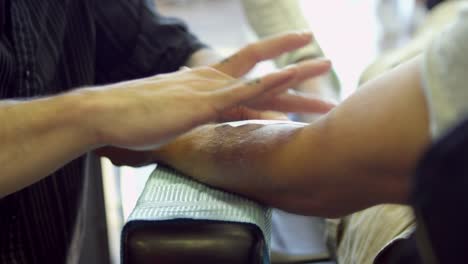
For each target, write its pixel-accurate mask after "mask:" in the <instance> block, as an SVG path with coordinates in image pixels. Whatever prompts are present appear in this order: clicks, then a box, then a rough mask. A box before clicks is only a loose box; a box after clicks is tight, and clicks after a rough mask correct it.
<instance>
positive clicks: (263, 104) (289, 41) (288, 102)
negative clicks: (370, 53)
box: [213, 33, 334, 121]
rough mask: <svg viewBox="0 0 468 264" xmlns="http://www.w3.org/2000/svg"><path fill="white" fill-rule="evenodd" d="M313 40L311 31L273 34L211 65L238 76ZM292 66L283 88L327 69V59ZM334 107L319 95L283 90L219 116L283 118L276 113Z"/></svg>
mask: <svg viewBox="0 0 468 264" xmlns="http://www.w3.org/2000/svg"><path fill="white" fill-rule="evenodd" d="M311 41H312V34H311V33H288V34H284V35H279V36H276V37H272V38H268V39H265V40H262V41H259V42H256V43H253V44H250V45H247V46H246V47H244V48H243V49H241V50H240V51H238V52H237V53H235V54H234V55H232V56H230V57H229V58H227V59H225V60H223V61H222V62H220V63H218V64H216V65H213V67H214V68H215V69H218V70H220V71H222V72H224V73H226V74H228V75H230V76H232V77H235V78H239V77H242V76H244V75H245V74H246V73H248V72H249V71H250V70H251V69H252V68H253V67H254V66H255V65H256V64H257V63H258V62H261V61H264V60H269V59H273V58H275V57H277V56H279V55H281V54H283V53H285V52H289V51H292V50H295V49H298V48H300V47H302V46H304V45H307V44H308V43H310V42H311ZM292 68H296V69H297V71H298V72H297V74H296V75H295V77H294V78H292V79H291V80H289V81H288V82H287V83H284V84H283V85H284V86H285V87H296V86H297V85H299V84H300V83H302V82H303V81H304V80H306V79H310V78H313V77H317V76H321V75H323V74H325V73H326V72H328V71H329V69H330V62H329V61H328V60H321V59H317V60H307V61H303V62H301V63H299V64H297V65H296V66H292ZM333 106H334V104H333V103H330V102H327V101H324V100H323V99H319V97H318V96H317V97H313V96H310V95H309V96H304V95H302V94H295V93H288V92H283V93H281V94H271V95H270V96H263V97H261V98H257V99H256V100H253V101H251V102H250V103H249V104H247V105H242V106H237V107H235V108H233V109H231V110H230V111H227V112H225V113H224V114H223V115H222V116H221V118H222V119H221V120H220V121H233V120H242V119H277V118H281V119H284V118H285V117H286V116H285V115H284V114H283V115H281V114H274V113H272V112H271V111H265V110H273V111H278V112H298V113H322V114H323V113H325V112H327V111H328V110H330V109H331V108H332V107H333Z"/></svg>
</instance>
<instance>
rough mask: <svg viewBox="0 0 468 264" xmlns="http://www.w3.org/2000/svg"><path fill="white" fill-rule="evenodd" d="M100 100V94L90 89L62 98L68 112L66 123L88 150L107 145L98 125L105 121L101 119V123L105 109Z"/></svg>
mask: <svg viewBox="0 0 468 264" xmlns="http://www.w3.org/2000/svg"><path fill="white" fill-rule="evenodd" d="M98 98H99V97H98V93H97V92H96V91H93V90H91V89H88V88H84V89H79V90H75V91H73V92H71V93H68V94H64V95H63V96H62V100H63V102H64V103H65V104H66V105H67V112H68V114H67V115H66V118H65V121H64V122H67V124H66V125H67V126H69V127H71V128H72V130H73V131H74V133H76V137H77V138H78V139H79V140H80V141H81V142H82V143H83V144H84V146H86V147H87V148H88V150H92V149H95V148H98V147H100V146H103V145H105V143H104V140H103V138H102V137H100V136H99V129H98V125H99V123H100V122H105V120H104V121H103V120H102V118H101V121H99V120H100V118H99V117H100V116H101V114H102V112H103V111H102V109H103V107H102V105H101V103H99V102H100V100H99V99H98Z"/></svg>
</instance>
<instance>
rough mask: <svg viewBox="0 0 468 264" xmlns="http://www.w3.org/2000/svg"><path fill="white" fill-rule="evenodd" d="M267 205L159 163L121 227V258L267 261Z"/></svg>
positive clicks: (128, 260)
mask: <svg viewBox="0 0 468 264" xmlns="http://www.w3.org/2000/svg"><path fill="white" fill-rule="evenodd" d="M270 221H271V210H270V209H269V208H265V207H263V206H261V205H259V204H257V203H255V202H253V201H250V200H248V199H245V198H242V197H239V196H237V195H234V194H231V193H226V192H223V191H220V190H215V189H213V188H210V187H208V186H205V185H203V184H200V183H198V182H195V181H193V180H191V179H188V178H186V177H184V176H183V175H181V174H180V173H178V172H176V171H174V170H172V169H169V168H166V167H161V166H158V168H157V169H156V170H155V171H154V172H153V173H152V174H151V176H150V177H149V179H148V181H147V183H146V185H145V188H144V190H143V192H142V194H141V195H140V198H139V200H138V202H137V205H136V207H135V208H134V210H133V212H132V214H131V215H130V217H129V219H128V221H127V222H126V224H125V226H124V229H123V231H122V248H121V250H122V263H124V264H130V263H233V264H234V263H242V264H244V263H269V249H268V248H269V245H268V244H269V239H270V238H269V232H270V229H269V228H270Z"/></svg>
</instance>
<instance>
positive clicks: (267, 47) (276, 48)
mask: <svg viewBox="0 0 468 264" xmlns="http://www.w3.org/2000/svg"><path fill="white" fill-rule="evenodd" d="M311 41H312V34H311V33H308V32H302V33H288V34H284V35H280V36H276V37H272V38H268V39H265V40H261V41H259V42H256V43H253V44H250V45H248V46H246V47H244V48H243V49H241V50H240V51H238V52H237V53H235V54H234V55H232V56H230V57H229V58H227V59H225V60H224V61H222V62H220V63H218V64H216V65H214V66H213V67H214V68H215V69H217V70H219V71H222V72H224V73H226V74H228V75H230V76H233V77H240V76H242V75H244V74H246V73H247V72H249V71H250V70H251V69H252V68H253V67H254V66H255V65H256V64H257V63H258V62H260V61H263V60H268V59H272V58H275V57H277V56H279V55H281V54H283V53H285V52H288V51H292V50H295V49H298V48H300V47H303V46H305V45H306V44H308V43H310V42H311Z"/></svg>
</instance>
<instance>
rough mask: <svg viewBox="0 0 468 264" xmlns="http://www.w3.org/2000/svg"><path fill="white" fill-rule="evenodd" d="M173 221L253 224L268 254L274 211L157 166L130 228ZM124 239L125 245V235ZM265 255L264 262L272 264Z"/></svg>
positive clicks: (136, 209)
mask: <svg viewBox="0 0 468 264" xmlns="http://www.w3.org/2000/svg"><path fill="white" fill-rule="evenodd" d="M172 219H197V220H216V221H226V222H240V223H249V224H254V225H256V226H258V227H259V228H260V230H262V232H263V235H264V237H265V241H266V243H267V245H266V247H265V249H264V250H265V252H269V244H270V237H271V208H269V207H264V206H262V205H260V204H258V203H256V202H254V201H251V200H249V199H247V198H244V197H241V196H238V195H236V194H232V193H228V192H224V191H221V190H217V189H213V188H211V187H209V186H207V185H204V184H201V183H198V182H196V181H194V180H192V179H189V178H187V177H185V176H184V175H182V174H180V173H179V172H177V171H175V170H173V169H170V168H167V167H163V166H158V167H157V168H156V170H155V171H154V172H153V173H152V174H151V176H150V177H149V179H148V181H147V182H146V185H145V188H144V190H143V193H142V194H141V195H140V197H139V198H138V202H137V205H136V206H135V208H134V210H133V211H132V213H131V214H130V216H129V218H128V220H127V224H126V226H127V225H132V226H133V227H135V225H138V224H142V223H144V222H145V221H164V220H172ZM125 230H126V228H125V227H124V231H122V237H123V239H124V241H123V243H125V238H126V236H125V234H126V232H125ZM268 256H269V254H265V257H267V258H266V259H265V261H266V262H265V263H269V259H268Z"/></svg>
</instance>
